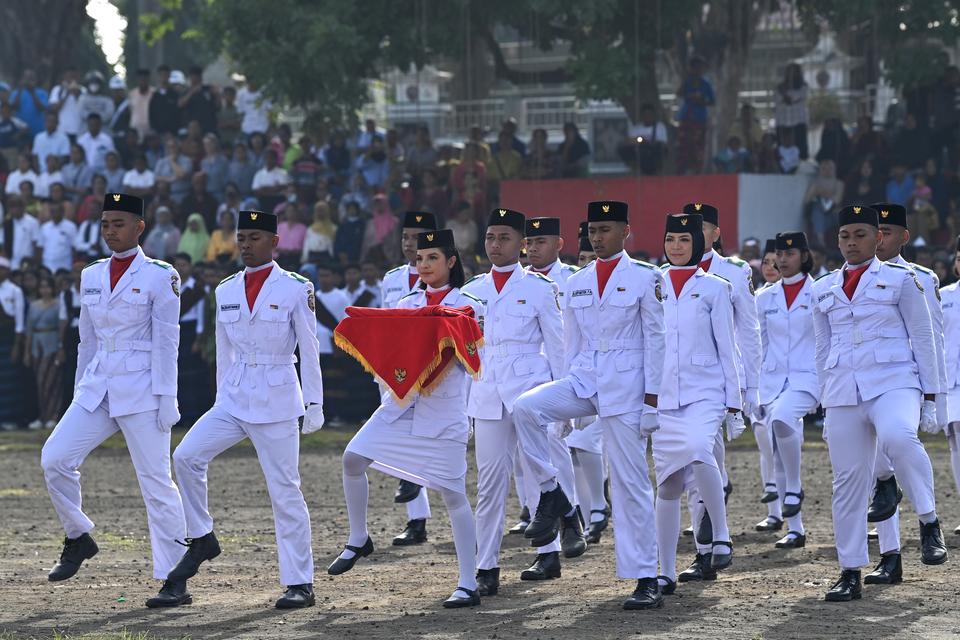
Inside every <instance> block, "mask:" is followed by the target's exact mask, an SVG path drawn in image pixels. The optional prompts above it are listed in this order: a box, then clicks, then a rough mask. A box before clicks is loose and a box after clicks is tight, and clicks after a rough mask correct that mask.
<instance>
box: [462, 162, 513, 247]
mask: <svg viewBox="0 0 960 640" xmlns="http://www.w3.org/2000/svg"><path fill="white" fill-rule="evenodd" d="M528 157H529V156H528ZM455 209H456V213H455V214H454V215H453V219H452V220H450V221H449V222H447V225H446V228H447V229H449V230H450V231H452V232H453V240H454V242H455V244H456V245H457V247H458V248H459V249H460V251H462V252H463V253H464V254H470V253H473V252H474V251H476V249H477V241H478V240H479V238H480V232H479V230H478V229H477V221H476V218H475V217H474V214H473V207H471V206H470V203H469V202H462V201H461V202H458V203H457V205H456V207H455Z"/></svg>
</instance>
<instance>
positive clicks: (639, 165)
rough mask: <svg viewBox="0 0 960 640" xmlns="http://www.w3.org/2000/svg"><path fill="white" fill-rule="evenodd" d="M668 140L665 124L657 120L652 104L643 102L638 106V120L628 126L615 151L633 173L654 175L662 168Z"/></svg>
mask: <svg viewBox="0 0 960 640" xmlns="http://www.w3.org/2000/svg"><path fill="white" fill-rule="evenodd" d="M668 142H669V140H668V132H667V125H665V124H664V123H662V122H659V121H658V120H657V112H656V110H655V109H654V108H653V105H652V104H644V105H642V106H641V107H640V120H639V121H638V122H637V123H636V124H633V125H631V126H630V129H629V130H628V131H627V139H626V140H624V141H623V142H621V143H620V144H619V145H618V146H617V153H618V154H619V156H620V159H621V160H623V163H624V164H625V165H627V166H628V167H629V168H630V169H631V171H633V172H634V173H637V174H643V175H656V174H658V173H660V171H661V170H662V169H663V161H664V158H665V157H666V154H667V143H668Z"/></svg>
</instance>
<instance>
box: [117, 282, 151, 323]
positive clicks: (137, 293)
mask: <svg viewBox="0 0 960 640" xmlns="http://www.w3.org/2000/svg"><path fill="white" fill-rule="evenodd" d="M120 300H121V301H122V303H123V304H122V306H121V307H120V308H121V310H122V315H123V317H124V318H126V319H127V320H129V321H131V322H143V321H144V320H146V319H147V318H149V317H150V296H149V295H148V294H147V292H145V291H141V290H140V289H136V290H131V291H127V292H125V293H124V294H123V295H122V296H121V297H120Z"/></svg>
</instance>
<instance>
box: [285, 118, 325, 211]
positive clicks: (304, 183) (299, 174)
mask: <svg viewBox="0 0 960 640" xmlns="http://www.w3.org/2000/svg"><path fill="white" fill-rule="evenodd" d="M292 151H293V152H294V154H295V155H296V158H294V160H293V162H292V163H291V165H290V182H291V183H292V184H293V186H294V188H295V189H296V192H297V199H298V200H301V201H305V202H309V201H310V198H312V197H313V194H314V193H316V192H317V183H318V182H319V181H320V172H321V170H322V169H323V166H322V165H321V164H320V161H319V160H318V159H317V156H316V155H315V154H314V152H313V143H312V142H311V140H310V136H307V135H304V136H302V137H301V138H300V144H298V145H297V146H295V147H292Z"/></svg>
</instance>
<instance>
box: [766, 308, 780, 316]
mask: <svg viewBox="0 0 960 640" xmlns="http://www.w3.org/2000/svg"><path fill="white" fill-rule="evenodd" d="M775 313H777V310H776V309H767V310H766V311H764V312H763V315H765V316H772V315H774V314H775Z"/></svg>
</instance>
